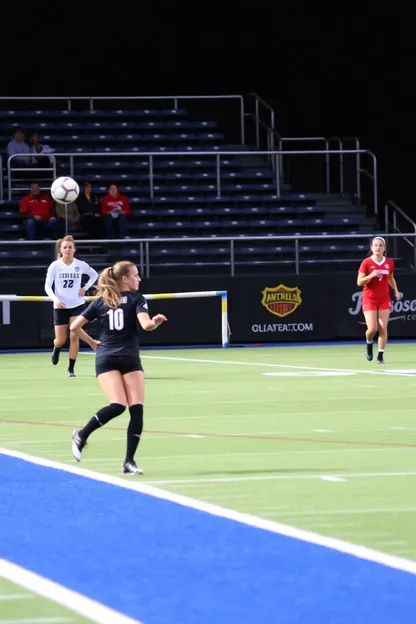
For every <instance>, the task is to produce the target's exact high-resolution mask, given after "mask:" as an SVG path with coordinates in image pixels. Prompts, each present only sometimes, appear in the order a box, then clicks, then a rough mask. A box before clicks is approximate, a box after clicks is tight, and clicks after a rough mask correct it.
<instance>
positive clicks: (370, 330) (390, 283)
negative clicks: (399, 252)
mask: <svg viewBox="0 0 416 624" xmlns="http://www.w3.org/2000/svg"><path fill="white" fill-rule="evenodd" d="M370 249H371V252H372V255H371V256H370V257H368V258H366V259H365V260H363V261H362V263H361V265H360V268H359V269H358V278H357V285H358V286H363V287H364V288H363V299H362V308H363V313H364V317H365V322H366V324H367V331H366V333H365V337H366V339H367V354H366V356H367V360H370V361H371V360H372V359H373V339H374V336H375V334H376V332H377V330H378V354H377V362H378V363H379V364H384V359H383V354H384V348H385V346H386V342H387V323H388V321H389V316H390V311H391V297H390V288H392V289H393V291H394V296H395V297H396V299H400V298H401V294H400V293H399V291H398V289H397V284H396V280H395V279H394V262H393V260H391V258H387V257H386V255H385V253H386V241H385V240H384V238H383V237H382V236H375V237H374V238H373V240H372V241H371V247H370Z"/></svg>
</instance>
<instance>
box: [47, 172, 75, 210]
mask: <svg viewBox="0 0 416 624" xmlns="http://www.w3.org/2000/svg"><path fill="white" fill-rule="evenodd" d="M51 195H52V197H53V198H54V200H55V201H56V202H58V204H70V203H71V202H73V201H75V200H76V199H77V197H78V195H79V186H78V184H77V183H76V182H75V180H73V179H72V178H68V177H66V176H64V177H62V178H57V179H56V180H54V182H53V183H52V186H51Z"/></svg>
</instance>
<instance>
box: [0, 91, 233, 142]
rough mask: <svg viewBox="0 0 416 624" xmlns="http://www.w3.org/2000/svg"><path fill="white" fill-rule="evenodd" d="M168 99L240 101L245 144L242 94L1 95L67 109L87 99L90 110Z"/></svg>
mask: <svg viewBox="0 0 416 624" xmlns="http://www.w3.org/2000/svg"><path fill="white" fill-rule="evenodd" d="M163 100H165V101H167V102H173V108H174V109H175V110H177V109H178V104H179V101H180V100H238V101H239V102H240V135H241V145H244V144H245V123H244V116H245V115H244V96H243V95H240V94H235V93H232V94H225V95H121V96H114V95H94V96H90V95H88V96H87V95H86V96H82V95H76V96H73V97H72V96H55V95H54V96H51V97H49V96H28V95H25V96H0V102H3V101H6V102H11V101H25V102H47V101H55V102H66V104H67V110H68V111H71V110H72V102H73V101H74V102H82V101H87V102H88V103H89V110H91V111H93V110H95V109H94V102H95V101H99V102H103V101H111V102H118V101H120V102H126V101H134V102H136V101H137V102H140V101H144V102H151V101H159V102H160V101H163Z"/></svg>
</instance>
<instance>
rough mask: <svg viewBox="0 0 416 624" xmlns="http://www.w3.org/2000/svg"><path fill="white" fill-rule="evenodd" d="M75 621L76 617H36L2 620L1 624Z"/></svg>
mask: <svg viewBox="0 0 416 624" xmlns="http://www.w3.org/2000/svg"><path fill="white" fill-rule="evenodd" d="M74 621H75V620H74V618H69V617H36V618H18V619H14V618H13V620H0V624H69V623H70V622H74Z"/></svg>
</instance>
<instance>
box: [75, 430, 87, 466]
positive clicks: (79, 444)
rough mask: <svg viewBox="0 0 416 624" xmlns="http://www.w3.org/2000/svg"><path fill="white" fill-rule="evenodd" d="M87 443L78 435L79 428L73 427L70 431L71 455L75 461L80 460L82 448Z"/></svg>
mask: <svg viewBox="0 0 416 624" xmlns="http://www.w3.org/2000/svg"><path fill="white" fill-rule="evenodd" d="M86 445H87V443H86V442H85V440H82V439H81V438H80V435H79V429H75V430H74V431H73V432H72V455H73V456H74V458H75V459H76V460H77V461H81V453H82V449H83V448H84V447H85V446H86Z"/></svg>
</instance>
